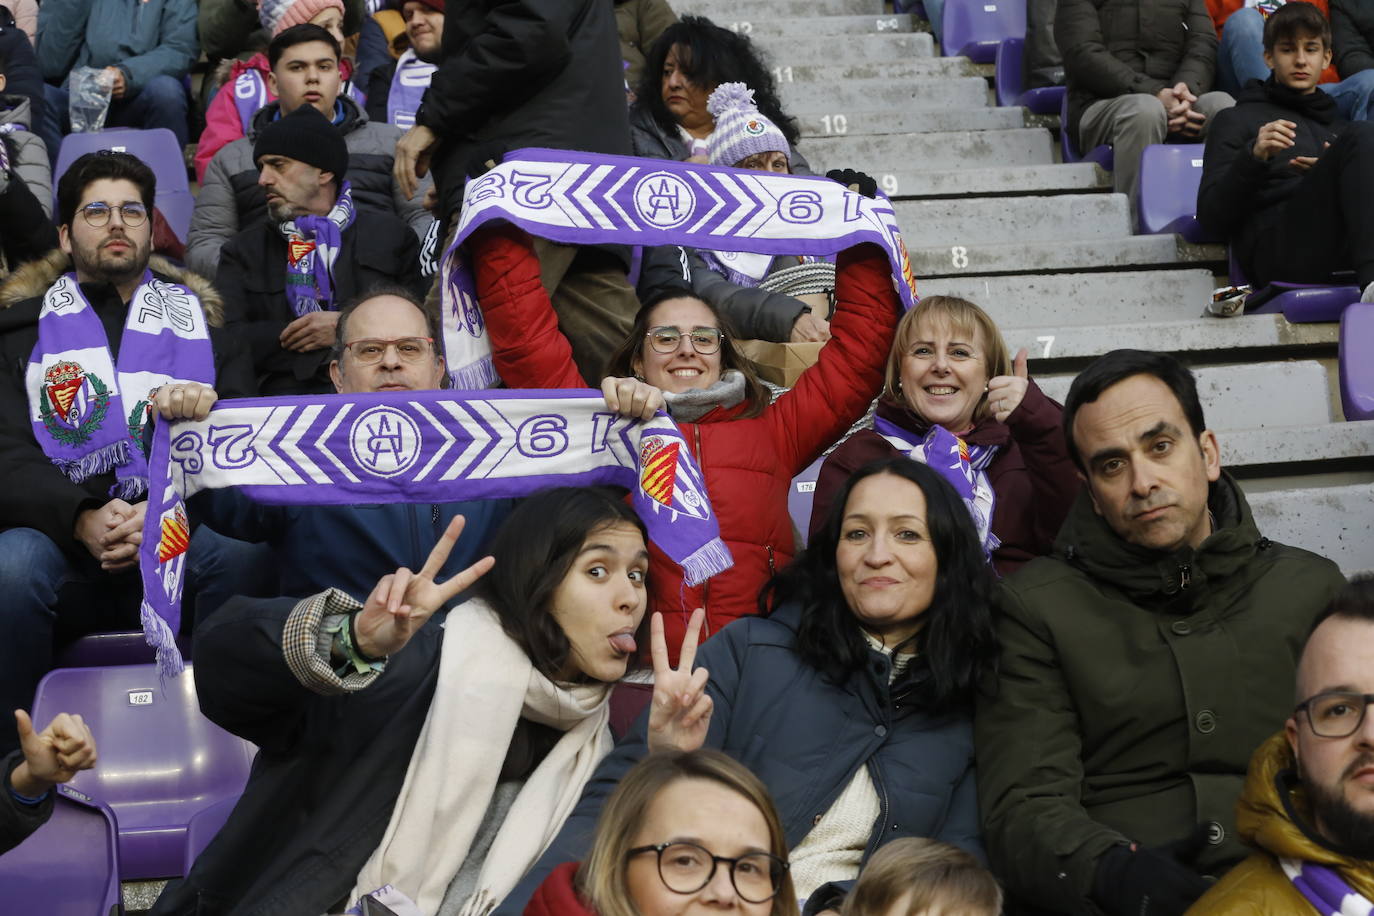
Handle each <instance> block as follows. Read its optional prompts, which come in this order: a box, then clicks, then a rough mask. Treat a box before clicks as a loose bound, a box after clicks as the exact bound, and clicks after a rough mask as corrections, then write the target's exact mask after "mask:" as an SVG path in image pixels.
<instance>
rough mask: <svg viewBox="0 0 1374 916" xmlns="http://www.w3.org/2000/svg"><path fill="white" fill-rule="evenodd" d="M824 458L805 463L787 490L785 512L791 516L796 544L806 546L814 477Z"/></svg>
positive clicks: (814, 488) (818, 472)
mask: <svg viewBox="0 0 1374 916" xmlns="http://www.w3.org/2000/svg"><path fill="white" fill-rule="evenodd" d="M824 462H825V458H824V457H821V458H817V459H816V460H815V461H813V462H811V464H809V465H807V467H806V469H805V470H803V471H802V472H801V473H800V474H798V475H797V476H796V477H793V478H792V486H791V487H789V488H788V490H787V512H788V514H790V515H791V516H792V527H793V528H794V529H795V530H796V533H797V546H798V547H804V546H806V536H807V532H808V531H809V530H810V528H811V503H812V501H813V500H814V499H815V498H816V478H817V477H819V476H820V473H821V465H822V464H823V463H824Z"/></svg>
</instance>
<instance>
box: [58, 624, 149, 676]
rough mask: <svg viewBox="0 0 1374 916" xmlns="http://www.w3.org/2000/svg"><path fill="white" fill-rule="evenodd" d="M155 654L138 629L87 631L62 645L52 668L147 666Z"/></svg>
mask: <svg viewBox="0 0 1374 916" xmlns="http://www.w3.org/2000/svg"><path fill="white" fill-rule="evenodd" d="M155 657H156V656H155V654H154V652H153V650H152V649H151V648H149V647H148V641H147V640H146V639H144V638H143V631H142V630H125V631H119V632H111V633H89V634H87V635H85V636H82V637H81V638H80V639H78V640H76V641H74V642H72V643H70V644H68V645H67V646H64V647H63V648H62V650H61V651H60V652H58V654H57V663H56V664H55V665H53V667H54V668H100V667H103V666H105V665H149V664H152V662H153V660H154V658H155Z"/></svg>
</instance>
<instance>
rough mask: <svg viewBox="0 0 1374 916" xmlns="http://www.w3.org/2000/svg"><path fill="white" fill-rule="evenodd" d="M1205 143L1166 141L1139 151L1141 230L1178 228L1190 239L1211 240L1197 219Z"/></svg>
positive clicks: (1153, 230) (1157, 232)
mask: <svg viewBox="0 0 1374 916" xmlns="http://www.w3.org/2000/svg"><path fill="white" fill-rule="evenodd" d="M1204 148H1205V145H1204V144H1202V143H1163V144H1155V145H1153V146H1147V147H1145V151H1144V152H1143V153H1141V155H1140V231H1141V232H1143V233H1145V234H1146V235H1158V234H1160V233H1168V232H1176V233H1178V234H1179V235H1181V236H1183V237H1184V238H1185V239H1187V240H1188V241H1190V242H1212V241H1217V239H1215V238H1212V237H1210V236H1209V235H1208V234H1207V232H1206V231H1205V230H1204V229H1203V228H1202V224H1201V223H1199V222H1198V220H1197V189H1198V185H1199V184H1201V183H1202V151H1203V149H1204Z"/></svg>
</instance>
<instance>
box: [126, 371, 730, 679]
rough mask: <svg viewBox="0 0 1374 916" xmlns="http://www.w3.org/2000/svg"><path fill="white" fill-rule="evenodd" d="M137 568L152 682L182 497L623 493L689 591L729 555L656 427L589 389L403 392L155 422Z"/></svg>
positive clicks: (169, 628)
mask: <svg viewBox="0 0 1374 916" xmlns="http://www.w3.org/2000/svg"><path fill="white" fill-rule="evenodd" d="M149 466H150V469H151V475H152V476H151V479H150V483H149V491H148V512H147V517H146V520H145V522H144V528H143V545H142V547H141V549H140V556H139V566H140V570H141V573H142V576H143V615H142V616H143V630H144V633H145V635H146V636H147V638H148V643H149V645H151V646H154V647H155V648H156V649H157V651H158V666H159V668H160V670H161V671H162V673H164V674H167V675H175V674H177V673H179V672H180V670H181V656H180V654H179V653H178V652H177V648H176V642H175V639H174V635H173V634H175V633H176V632H177V630H178V628H179V627H180V623H181V586H182V577H183V575H184V573H185V559H186V558H185V553H186V548H187V546H188V544H189V541H190V528H189V525H188V522H187V519H186V507H185V500H186V499H187V498H189V497H190V496H192V495H193V494H195V493H198V492H200V491H201V490H206V489H214V488H218V487H238V488H240V490H241V492H242V493H243V494H244V495H245V496H247V497H248V498H249V499H252V500H255V501H256V502H260V503H266V504H271V505H329V506H339V505H356V504H359V503H385V502H418V503H443V502H455V501H459V500H472V499H502V498H508V497H517V496H524V495H527V494H529V493H533V492H535V491H537V490H542V489H545V488H547V487H553V486H588V485H593V484H612V485H616V486H623V487H626V488H628V489H629V490H630V492H631V494H632V497H631V501H632V504H633V505H634V508H635V511H636V512H637V513H638V514H639V517H640V518H641V519H643V520H644V524H645V526H646V527H647V528H648V530H649V536H650V537H651V538H652V539H653V541H654V543H656V544H657V545H658V546H659V547H660V548H661V549H662V550H663V552H664V553H666V554H668V556H670V557H672V558H673V560H674V561H676V562H677V563H678V564H679V565H680V566H681V567H682V570H683V573H684V574H685V577H686V581H687V583H688V584H689V585H695V584H698V583H700V582H703V581H705V580H706V579H707V578H709V577H711V576H713V575H715V574H716V573H719V572H722V571H723V570H725V569H728V568H729V567H730V566H731V564H732V562H733V561H732V560H731V557H730V551H729V550H728V549H727V548H726V546H725V543H724V542H723V541H722V540H721V539H720V528H719V526H718V525H717V522H716V518H715V515H714V514H713V513H712V510H711V504H710V502H709V501H708V499H707V496H706V484H705V481H704V480H703V478H702V475H701V471H700V469H699V468H698V467H697V465H696V462H695V461H694V459H693V458H692V456H691V453H690V452H689V451H688V449H687V444H686V442H684V441H683V438H682V434H681V433H680V432H679V431H678V428H677V426H675V425H674V424H673V421H672V420H670V419H668V417H667V415H666V414H662V413H660V414H659V415H658V416H656V417H654V418H653V419H651V420H644V421H641V420H629V419H627V418H624V417H621V416H619V415H618V414H614V413H610V412H609V411H607V410H606V404H605V401H604V400H603V399H602V397H601V393H600V392H593V391H568V390H556V391H542V390H524V389H522V390H516V391H478V392H464V391H407V392H384V393H371V394H358V395H336V394H335V395H316V396H313V397H276V398H251V399H245V400H234V401H221V402H220V403H219V405H218V406H216V407H215V409H214V410H212V411H211V412H210V415H209V417H207V418H206V419H205V420H200V421H179V422H175V423H162V422H159V423H158V424H157V427H156V429H155V430H154V434H153V449H152V457H151V459H150V465H149Z"/></svg>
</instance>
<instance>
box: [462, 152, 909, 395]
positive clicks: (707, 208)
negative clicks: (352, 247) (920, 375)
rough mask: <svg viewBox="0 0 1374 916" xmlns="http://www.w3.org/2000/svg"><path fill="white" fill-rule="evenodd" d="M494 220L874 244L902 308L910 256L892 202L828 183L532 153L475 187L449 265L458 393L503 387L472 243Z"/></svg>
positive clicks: (774, 249) (731, 245) (568, 231)
mask: <svg viewBox="0 0 1374 916" xmlns="http://www.w3.org/2000/svg"><path fill="white" fill-rule="evenodd" d="M493 220H504V221H506V222H510V223H513V224H515V225H517V226H519V227H520V228H521V229H523V230H525V231H526V232H528V233H530V234H531V235H535V236H539V237H541V238H545V239H548V240H550V241H554V242H560V243H563V244H567V245H604V244H620V245H645V246H650V245H682V246H684V247H687V248H697V249H705V250H720V249H722V248H727V249H729V250H730V251H738V252H751V253H755V254H760V255H768V256H774V255H784V254H785V255H797V256H801V257H804V258H805V257H812V258H827V257H830V256H832V255H834V254H836V253H838V252H840V251H843V250H845V249H846V248H850V247H853V246H854V245H858V244H861V243H864V242H871V243H873V244H875V245H878V246H879V247H881V248H882V249H883V251H885V252H886V253H887V256H888V260H889V261H890V262H891V264H892V273H893V277H894V278H897V279H896V280H894V282H895V285H896V288H897V291H898V293H899V294H900V295H901V297H902V301H903V303H904V304H905V305H906V306H907V307H908V308H910V307H911V305H913V304H914V303H915V301H916V280H915V277H914V276H913V275H912V271H911V261H910V259H909V258H908V256H907V251H906V246H905V244H904V243H903V242H902V236H901V233H900V232H899V231H898V229H897V219H896V215H895V214H894V212H893V209H892V204H891V202H890V201H888V200H887V198H885V197H881V196H879V197H877V198H872V197H865V196H863V195H862V194H858V193H856V192H854V191H850V190H849V189H848V188H846V187H844V186H843V185H840V184H838V183H836V182H834V181H831V180H830V179H828V178H820V177H816V176H812V175H780V174H777V173H773V172H760V171H754V170H750V169H731V168H719V167H714V166H708V165H696V164H693V163H687V162H673V161H670V160H663V159H641V158H636V157H631V156H602V155H597V154H594V153H576V152H570V151H568V150H548V149H522V150H517V151H515V152H513V153H510V154H509V155H507V156H506V158H505V161H504V162H502V163H501V164H500V165H498V166H496V167H495V168H493V169H492V170H491V171H489V172H487V173H486V174H485V175H482V176H481V177H480V178H476V179H473V180H472V181H469V182H468V184H467V187H466V189H465V190H464V193H463V207H462V211H461V215H460V218H459V221H458V225H457V228H456V231H455V232H454V238H453V241H452V242H451V243H450V245H449V246H448V249H447V250H446V251H445V252H444V255H443V258H442V260H441V261H440V265H439V270H440V272H441V275H442V282H441V284H440V293H441V304H442V310H443V323H444V347H445V351H446V358H447V364H448V366H449V371H450V374H451V376H452V378H453V382H454V386H455V387H457V388H483V387H487V386H489V385H491V384H493V383H495V381H496V370H495V368H494V366H493V365H492V360H491V344H490V342H489V341H488V340H487V337H486V327H485V324H484V322H483V320H482V312H481V308H480V306H479V304H478V302H477V294H476V286H475V284H474V283H473V279H472V275H471V271H470V270H469V267H468V261H469V259H468V256H467V253H466V252H465V250H464V242H466V241H467V239H468V237H469V236H471V235H472V233H473V232H475V231H477V229H479V228H480V227H481V226H483V225H484V224H486V223H488V222H491V221H493Z"/></svg>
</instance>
